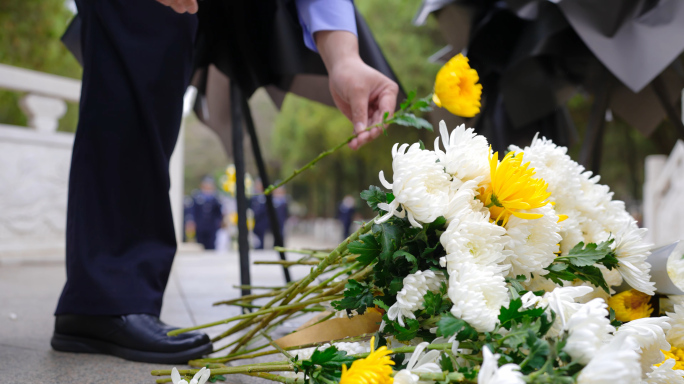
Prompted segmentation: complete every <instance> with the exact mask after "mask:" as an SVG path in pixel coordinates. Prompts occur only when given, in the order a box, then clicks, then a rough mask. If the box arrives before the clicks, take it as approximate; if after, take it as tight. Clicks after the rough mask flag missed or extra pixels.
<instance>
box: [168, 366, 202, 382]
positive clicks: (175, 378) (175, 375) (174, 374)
mask: <svg viewBox="0 0 684 384" xmlns="http://www.w3.org/2000/svg"><path fill="white" fill-rule="evenodd" d="M209 377H211V370H209V369H208V368H206V367H203V368H202V369H200V370H199V371H197V373H195V376H193V377H192V380H190V383H188V382H187V381H185V380H184V379H181V375H180V372H178V370H177V369H176V367H173V369H172V370H171V382H172V383H173V384H204V383H206V382H207V380H209Z"/></svg>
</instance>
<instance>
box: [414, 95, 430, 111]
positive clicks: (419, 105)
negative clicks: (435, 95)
mask: <svg viewBox="0 0 684 384" xmlns="http://www.w3.org/2000/svg"><path fill="white" fill-rule="evenodd" d="M409 110H411V111H419V112H430V111H432V95H429V96H427V97H423V98H421V99H418V100H416V101H415V102H414V103H413V104H412V105H411V107H410V108H409Z"/></svg>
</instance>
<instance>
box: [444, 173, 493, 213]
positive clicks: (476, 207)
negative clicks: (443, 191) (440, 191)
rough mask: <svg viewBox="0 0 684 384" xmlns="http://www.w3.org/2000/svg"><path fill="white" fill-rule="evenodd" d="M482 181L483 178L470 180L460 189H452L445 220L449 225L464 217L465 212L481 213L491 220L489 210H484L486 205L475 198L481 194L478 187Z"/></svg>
mask: <svg viewBox="0 0 684 384" xmlns="http://www.w3.org/2000/svg"><path fill="white" fill-rule="evenodd" d="M480 180H482V178H481V177H478V178H475V179H474V180H468V181H466V182H465V183H463V184H462V185H461V186H460V187H459V188H458V189H452V190H451V191H450V192H449V204H448V206H447V209H446V211H445V212H444V218H446V220H447V223H451V221H453V219H455V218H458V217H460V216H462V215H463V214H464V212H468V211H475V212H481V213H482V214H483V215H485V216H487V217H488V218H489V210H488V209H486V208H484V204H482V201H480V199H476V198H475V196H477V195H478V194H479V193H480V191H479V187H478V183H479V182H480Z"/></svg>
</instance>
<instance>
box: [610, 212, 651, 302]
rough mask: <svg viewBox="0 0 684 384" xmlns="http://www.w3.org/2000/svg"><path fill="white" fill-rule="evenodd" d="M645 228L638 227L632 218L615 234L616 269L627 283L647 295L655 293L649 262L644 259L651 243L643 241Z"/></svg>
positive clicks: (648, 253)
mask: <svg viewBox="0 0 684 384" xmlns="http://www.w3.org/2000/svg"><path fill="white" fill-rule="evenodd" d="M645 234H646V229H643V228H639V227H638V226H637V224H636V222H635V221H634V220H632V221H631V222H630V223H629V224H627V225H626V226H624V227H623V229H622V230H621V231H620V232H619V233H617V234H616V235H615V255H616V256H617V259H618V267H617V270H618V271H619V272H620V274H621V275H622V277H623V278H624V279H625V281H626V282H627V284H629V285H630V286H631V287H632V288H634V289H637V290H639V291H641V292H643V293H645V294H647V295H654V294H655V283H654V282H652V281H651V274H650V271H651V264H649V263H648V262H647V261H646V259H647V258H648V255H650V254H651V251H650V249H651V246H652V244H648V243H646V242H644V240H643V237H644V235H645Z"/></svg>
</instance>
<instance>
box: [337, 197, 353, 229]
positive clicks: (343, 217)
mask: <svg viewBox="0 0 684 384" xmlns="http://www.w3.org/2000/svg"><path fill="white" fill-rule="evenodd" d="M354 213H356V200H355V199H354V197H353V196H352V195H347V196H345V197H344V199H342V202H341V203H340V206H339V208H338V210H337V218H338V219H339V220H340V222H341V223H342V235H343V236H342V238H343V239H346V238H347V237H349V229H350V228H351V224H352V221H353V219H354Z"/></svg>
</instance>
